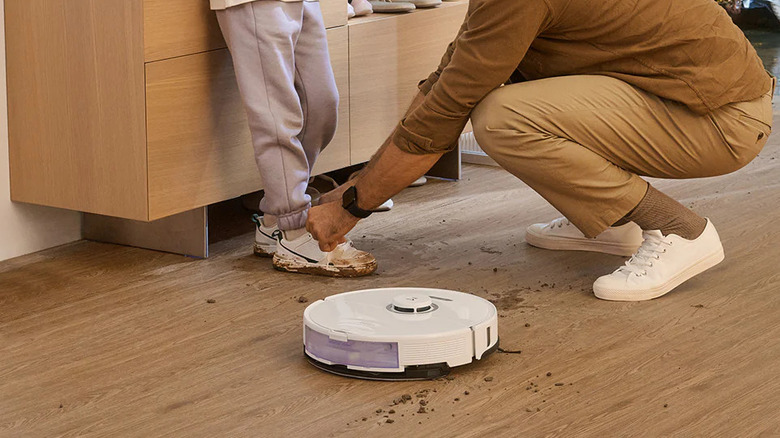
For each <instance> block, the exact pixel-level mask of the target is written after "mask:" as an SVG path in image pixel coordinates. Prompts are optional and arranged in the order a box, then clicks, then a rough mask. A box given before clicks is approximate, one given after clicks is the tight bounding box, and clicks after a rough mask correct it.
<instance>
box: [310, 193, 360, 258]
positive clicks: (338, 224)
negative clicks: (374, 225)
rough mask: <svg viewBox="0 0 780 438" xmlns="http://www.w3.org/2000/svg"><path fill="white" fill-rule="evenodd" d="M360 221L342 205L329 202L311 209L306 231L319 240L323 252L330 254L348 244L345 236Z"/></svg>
mask: <svg viewBox="0 0 780 438" xmlns="http://www.w3.org/2000/svg"><path fill="white" fill-rule="evenodd" d="M359 220H360V219H358V218H356V217H355V216H352V215H351V214H349V212H348V211H347V210H345V209H344V207H342V206H341V203H338V202H328V203H325V204H321V205H318V206H316V207H312V208H310V209H309V219H308V220H307V221H306V230H307V231H309V232H310V233H311V235H312V236H313V237H314V238H315V239H316V240H317V242H318V243H319V244H320V249H321V250H323V251H325V252H330V251H333V250H334V249H336V246H338V245H339V244H340V243H344V242H346V240H347V239H346V237H345V236H346V235H347V233H348V232H349V231H350V230H352V228H354V227H355V225H357V223H358V221H359Z"/></svg>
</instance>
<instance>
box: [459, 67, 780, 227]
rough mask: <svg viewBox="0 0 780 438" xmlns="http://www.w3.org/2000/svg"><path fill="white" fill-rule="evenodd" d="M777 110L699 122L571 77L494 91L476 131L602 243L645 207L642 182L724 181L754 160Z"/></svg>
mask: <svg viewBox="0 0 780 438" xmlns="http://www.w3.org/2000/svg"><path fill="white" fill-rule="evenodd" d="M767 81H772V79H771V78H770V77H769V76H767ZM771 102H772V91H770V92H769V93H767V94H766V95H764V96H763V97H761V98H759V99H756V100H754V101H750V102H741V103H736V104H731V105H727V106H724V107H722V108H720V109H718V110H716V111H714V112H712V113H710V114H706V115H700V114H697V113H695V112H693V111H691V110H690V109H688V107H686V106H684V105H682V104H679V103H677V102H673V101H669V100H665V99H662V98H660V97H658V96H655V95H653V94H650V93H647V92H645V91H642V90H640V89H638V88H636V87H633V86H631V85H629V84H627V83H625V82H623V81H621V80H619V79H615V78H611V77H607V76H564V77H556V78H548V79H542V80H537V81H530V82H523V83H519V84H513V85H507V86H504V87H501V88H498V89H496V90H494V91H493V92H492V93H491V94H489V95H488V96H487V97H486V98H485V99H484V100H483V101H482V102H481V103H480V104H479V105H477V107H476V108H475V110H474V112H473V113H472V123H473V125H474V134H475V136H476V138H477V141H478V143H479V144H480V146H481V147H482V149H483V150H484V151H485V152H486V153H487V154H488V155H489V156H490V157H492V158H493V159H494V160H495V161H496V162H497V163H498V164H499V165H501V167H503V168H504V169H506V170H508V171H509V172H511V173H512V174H514V175H515V176H517V177H518V178H520V179H521V180H523V181H524V182H525V183H526V184H528V185H529V186H530V187H531V188H533V189H534V190H536V191H537V192H538V193H539V194H540V195H542V196H543V197H544V198H545V199H547V201H549V202H550V203H551V204H552V205H553V206H554V207H555V208H557V209H558V211H560V212H561V213H562V214H563V215H565V216H566V217H567V218H568V219H569V220H571V221H572V223H574V225H576V226H577V228H579V229H580V231H582V232H583V233H584V234H585V235H586V236H588V237H595V236H597V235H598V234H600V233H601V232H602V231H604V230H605V229H606V228H607V227H609V226H610V225H612V224H614V223H615V222H616V221H617V220H619V219H620V218H622V217H623V216H625V215H626V214H628V213H629V212H630V211H631V210H632V209H634V207H636V206H637V204H639V202H640V201H641V200H642V197H643V196H644V194H645V192H646V190H647V183H646V182H645V181H644V180H643V179H642V178H640V176H650V177H657V178H701V177H708V176H715V175H723V174H727V173H730V172H734V171H736V170H737V169H740V168H741V167H743V166H745V165H746V164H747V163H749V162H750V161H751V160H753V159H754V158H755V157H756V155H758V153H759V151H761V149H762V148H763V146H764V144H765V143H766V141H767V138H768V136H769V134H770V132H771V126H772V103H771Z"/></svg>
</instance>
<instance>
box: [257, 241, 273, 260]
mask: <svg viewBox="0 0 780 438" xmlns="http://www.w3.org/2000/svg"><path fill="white" fill-rule="evenodd" d="M254 253H255V255H256V256H258V257H262V258H265V259H268V258H271V257H273V256H274V251H270V250H269V247H268V246H265V245H259V244H258V243H257V242H255V244H254Z"/></svg>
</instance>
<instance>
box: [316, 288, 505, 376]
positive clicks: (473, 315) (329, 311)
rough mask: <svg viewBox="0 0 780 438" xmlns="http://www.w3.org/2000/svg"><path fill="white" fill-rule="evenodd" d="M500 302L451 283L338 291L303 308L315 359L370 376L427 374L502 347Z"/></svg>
mask: <svg viewBox="0 0 780 438" xmlns="http://www.w3.org/2000/svg"><path fill="white" fill-rule="evenodd" d="M497 316H498V314H497V312H496V307H495V306H494V305H493V303H491V302H490V301H487V300H485V299H483V298H480V297H477V296H474V295H470V294H466V293H462V292H455V291H450V290H443V289H423V288H386V289H368V290H360V291H355V292H347V293H343V294H338V295H333V296H330V297H327V298H325V299H324V300H319V301H316V302H314V303H312V304H310V305H309V306H308V307H307V308H306V310H305V311H304V313H303V345H304V353H305V354H306V357H307V358H308V360H309V362H311V363H312V364H313V365H314V366H316V367H318V368H320V369H322V370H325V371H328V372H331V373H334V374H339V375H343V376H349V377H357V378H363V379H372V380H423V379H435V378H438V377H442V376H445V375H447V374H448V373H449V371H450V369H451V368H452V367H456V366H460V365H465V364H468V363H471V362H472V361H473V360H474V359H477V360H479V359H482V358H484V357H485V356H486V355H487V354H489V353H492V352H493V351H495V350H496V349H497V348H498V317H497Z"/></svg>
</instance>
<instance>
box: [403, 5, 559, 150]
mask: <svg viewBox="0 0 780 438" xmlns="http://www.w3.org/2000/svg"><path fill="white" fill-rule="evenodd" d="M550 21H551V14H550V10H549V8H548V6H547V3H546V2H545V1H544V0H471V4H470V7H469V14H468V16H467V18H466V22H465V23H464V24H463V26H462V27H461V32H460V34H459V35H458V37H457V38H456V39H455V41H453V43H451V44H450V47H449V48H448V50H447V53H445V55H444V57H443V58H442V62H441V66H440V71H439V70H437V71H436V72H434V73H432V74H431V77H429V78H428V79H427V80H426V81H425V82H424V83H423V84H422V85H421V89H422V91H423V92H425V88H427V87H429V88H430V89H429V91H428V93H427V94H426V96H425V99H424V100H423V102H422V104H420V106H419V107H417V108H416V109H415V110H414V111H412V112H411V113H409V114H408V116H407V117H406V118H404V119H403V120H401V122H400V123H399V124H398V127H397V128H396V130H395V132H394V134H393V142H394V143H395V145H396V146H398V148H399V149H401V150H402V151H405V152H409V153H413V154H427V153H441V152H447V151H450V150H452V149H455V147H456V146H457V140H458V137H459V136H460V134H461V132H462V131H463V128H464V127H465V125H466V122H467V121H468V119H469V116H470V114H471V111H472V110H473V109H474V107H475V106H476V105H477V104H478V103H479V102H480V101H481V100H482V99H483V98H484V97H485V96H487V94H488V93H490V92H491V91H493V90H494V89H496V88H497V87H499V86H501V85H502V84H503V83H504V82H505V81H506V80H507V79H508V78H509V77H510V76H511V75H512V72H514V71H515V70H516V69H517V66H518V65H519V64H520V61H522V59H523V57H524V56H525V53H526V52H527V51H528V48H529V47H530V45H531V43H532V42H533V40H534V39H535V38H536V36H537V35H539V34H540V33H541V32H542V31H543V30H544V28H545V27H546V26H548V25H549V23H550ZM427 84H430V86H429V85H427Z"/></svg>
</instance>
